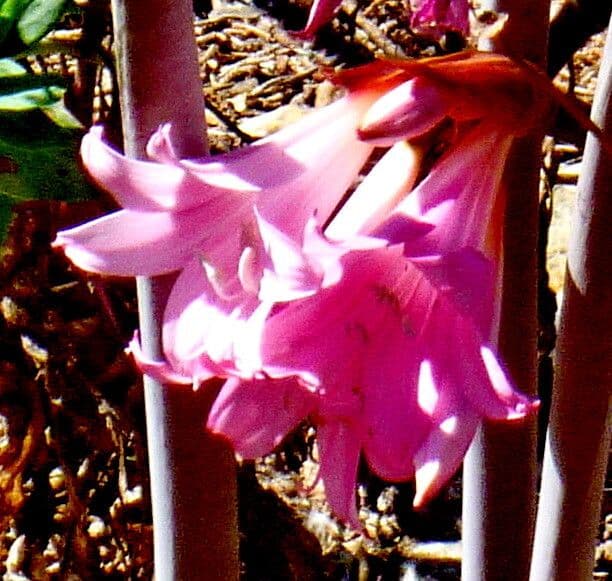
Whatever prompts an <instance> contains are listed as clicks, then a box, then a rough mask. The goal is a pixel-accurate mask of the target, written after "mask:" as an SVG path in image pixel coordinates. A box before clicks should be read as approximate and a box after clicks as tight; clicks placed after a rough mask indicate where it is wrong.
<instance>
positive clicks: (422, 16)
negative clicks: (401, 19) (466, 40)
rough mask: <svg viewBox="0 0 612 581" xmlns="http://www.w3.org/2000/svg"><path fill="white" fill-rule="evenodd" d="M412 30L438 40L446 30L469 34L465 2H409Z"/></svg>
mask: <svg viewBox="0 0 612 581" xmlns="http://www.w3.org/2000/svg"><path fill="white" fill-rule="evenodd" d="M411 4H412V10H413V12H412V17H411V19H410V26H411V28H412V29H413V30H415V31H418V32H422V33H425V34H427V33H429V34H431V35H433V36H434V37H435V38H439V37H440V36H442V34H443V33H444V32H446V31H448V30H456V31H457V32H461V33H463V34H464V35H466V34H467V33H468V32H469V20H468V10H469V3H468V2H467V0H411Z"/></svg>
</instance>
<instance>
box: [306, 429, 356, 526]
mask: <svg viewBox="0 0 612 581" xmlns="http://www.w3.org/2000/svg"><path fill="white" fill-rule="evenodd" d="M317 442H318V444H319V456H320V458H321V467H320V472H319V474H320V477H321V480H323V484H324V485H325V495H326V497H327V501H328V502H329V505H330V507H331V509H332V510H333V511H334V513H335V514H336V515H337V516H338V517H339V518H341V519H342V520H344V521H345V522H347V523H349V524H350V525H351V526H352V527H353V528H354V529H355V530H358V531H360V530H361V529H362V528H363V527H362V525H361V523H360V522H359V516H358V514H357V508H356V499H355V488H356V483H357V467H358V466H359V450H360V447H361V438H360V434H359V432H358V431H357V430H356V429H355V428H354V427H352V426H349V425H348V424H345V423H343V422H329V423H323V424H319V425H318V427H317Z"/></svg>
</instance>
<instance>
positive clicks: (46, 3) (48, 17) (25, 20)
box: [17, 0, 66, 45]
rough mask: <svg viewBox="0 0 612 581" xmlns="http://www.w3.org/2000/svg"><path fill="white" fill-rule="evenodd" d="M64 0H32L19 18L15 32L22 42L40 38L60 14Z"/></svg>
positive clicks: (29, 42) (32, 41)
mask: <svg viewBox="0 0 612 581" xmlns="http://www.w3.org/2000/svg"><path fill="white" fill-rule="evenodd" d="M65 5H66V0H33V1H32V2H31V3H30V5H29V6H28V7H27V8H26V9H25V11H24V12H23V14H22V15H21V16H20V18H19V22H18V24H17V32H18V33H19V38H20V39H21V40H22V41H23V43H24V44H26V45H30V44H32V43H34V42H36V41H37V40H40V39H41V38H42V37H43V36H44V35H45V34H47V32H48V31H49V30H50V29H51V27H52V26H53V25H54V24H55V22H56V21H57V20H58V18H59V17H60V16H61V15H62V13H63V11H64V7H65Z"/></svg>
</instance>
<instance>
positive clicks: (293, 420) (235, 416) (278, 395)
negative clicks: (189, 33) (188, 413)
mask: <svg viewBox="0 0 612 581" xmlns="http://www.w3.org/2000/svg"><path fill="white" fill-rule="evenodd" d="M315 402H316V397H315V396H314V395H312V394H310V393H308V392H306V391H304V390H303V389H301V388H300V386H299V385H297V383H296V382H295V380H293V379H285V380H268V381H257V382H253V383H251V382H246V381H240V380H239V379H236V378H232V379H229V380H228V381H226V382H225V384H224V385H223V387H222V388H221V391H220V392H219V395H218V396H217V398H216V400H215V402H214V404H213V406H212V408H211V410H210V413H209V415H208V420H207V427H208V429H209V430H211V431H212V432H214V433H217V434H222V435H223V436H225V437H226V438H227V439H228V440H229V441H230V442H231V443H232V445H233V447H234V449H235V450H236V452H238V454H240V455H241V456H242V457H244V458H247V459H250V458H257V457H260V456H263V455H265V454H268V453H270V452H272V451H273V450H274V448H276V447H277V446H278V445H279V444H280V443H281V441H282V440H283V438H284V437H285V436H286V435H287V434H288V433H289V432H291V431H292V430H293V429H295V428H296V427H297V426H298V425H299V424H300V422H302V421H303V420H304V419H306V416H307V415H308V414H309V413H310V412H311V411H312V410H313V408H314V407H315Z"/></svg>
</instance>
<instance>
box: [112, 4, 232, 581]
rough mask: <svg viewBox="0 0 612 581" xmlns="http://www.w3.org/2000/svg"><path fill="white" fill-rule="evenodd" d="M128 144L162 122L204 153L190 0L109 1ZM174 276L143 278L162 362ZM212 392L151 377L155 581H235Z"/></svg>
mask: <svg viewBox="0 0 612 581" xmlns="http://www.w3.org/2000/svg"><path fill="white" fill-rule="evenodd" d="M112 11H113V28H114V35H115V52H116V58H117V70H118V77H119V90H120V100H121V116H122V117H121V118H122V127H123V134H124V147H125V152H126V154H127V155H128V156H131V157H137V158H143V157H144V156H145V147H146V143H147V140H148V139H149V137H150V136H151V134H152V133H153V131H154V130H155V129H156V128H157V127H158V125H159V124H161V123H164V122H170V123H172V140H173V143H174V145H175V147H176V150H177V153H178V154H179V155H180V156H181V157H194V156H200V155H203V154H205V153H206V152H207V146H206V125H205V118H204V102H203V96H202V86H201V82H200V78H199V70H198V61H197V47H196V44H195V39H194V35H193V14H192V3H191V0H175V1H173V2H169V1H167V0H166V1H164V0H148V1H147V2H138V1H137V0H112ZM173 281H174V275H168V276H164V277H156V278H152V279H148V278H140V279H138V281H137V282H138V299H139V301H138V304H139V313H140V329H141V338H142V347H143V351H144V352H145V354H146V355H147V356H149V357H151V358H154V359H159V358H161V357H162V353H161V320H162V315H163V310H164V307H165V304H166V299H167V296H168V293H169V291H170V288H171V286H172V283H173ZM210 400H211V395H210V392H209V391H207V390H206V389H202V390H200V391H199V392H193V391H191V390H190V389H186V388H184V387H178V386H168V385H161V384H159V383H157V382H155V381H153V380H152V379H151V378H148V377H145V407H146V419H147V438H148V450H149V466H150V473H151V501H152V509H153V530H154V554H155V556H154V558H155V578H156V580H157V581H175V580H180V581H189V580H191V579H193V580H199V579H203V578H204V577H205V578H206V579H207V580H223V581H225V580H228V581H232V580H236V579H238V569H239V563H238V541H237V539H238V534H237V507H236V473H235V462H234V456H233V452H232V451H231V449H230V448H229V447H228V446H227V445H226V444H225V443H224V442H222V441H220V440H218V439H216V438H215V437H214V436H212V435H210V434H207V433H206V432H205V428H204V426H205V423H206V416H207V414H208V409H209V407H210V405H211V403H212V401H210Z"/></svg>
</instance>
